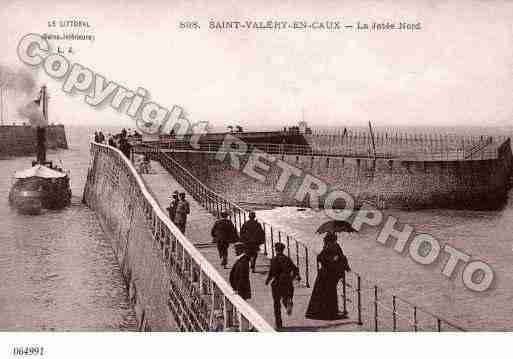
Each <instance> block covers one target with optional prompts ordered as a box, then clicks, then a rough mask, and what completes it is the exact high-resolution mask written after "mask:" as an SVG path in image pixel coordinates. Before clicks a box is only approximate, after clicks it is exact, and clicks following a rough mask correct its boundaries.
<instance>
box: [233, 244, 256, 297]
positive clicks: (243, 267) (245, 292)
mask: <svg viewBox="0 0 513 359" xmlns="http://www.w3.org/2000/svg"><path fill="white" fill-rule="evenodd" d="M230 284H231V286H232V288H233V290H234V291H236V292H237V293H238V294H239V295H240V296H241V297H242V299H246V300H247V299H250V298H251V284H250V282H249V256H248V255H247V254H244V255H243V256H241V257H240V258H239V259H237V261H236V262H235V263H234V264H233V267H232V270H231V271H230Z"/></svg>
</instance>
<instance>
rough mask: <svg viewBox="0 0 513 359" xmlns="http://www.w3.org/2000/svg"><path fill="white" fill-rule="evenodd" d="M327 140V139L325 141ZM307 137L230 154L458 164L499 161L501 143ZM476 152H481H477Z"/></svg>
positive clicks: (217, 145)
mask: <svg viewBox="0 0 513 359" xmlns="http://www.w3.org/2000/svg"><path fill="white" fill-rule="evenodd" d="M325 137H326V138H325ZM325 137H323V136H316V137H311V136H306V138H307V140H308V142H309V144H308V145H306V144H305V145H300V144H287V143H282V144H279V143H264V142H262V143H253V142H244V146H241V147H235V146H234V147H233V148H231V151H233V152H235V151H240V152H248V151H253V150H254V149H258V150H261V151H263V152H265V153H268V154H273V155H296V156H330V157H355V158H385V159H394V158H400V159H403V160H419V161H456V160H476V159H494V158H497V148H496V147H497V146H495V144H499V143H500V142H499V141H497V140H495V139H493V138H492V137H482V136H481V137H472V138H462V139H461V142H454V141H455V140H451V139H445V140H444V139H443V138H429V137H426V138H423V137H419V139H415V138H411V139H408V138H406V139H403V138H402V137H399V138H394V137H383V136H378V137H376V138H375V139H374V143H375V146H376V151H375V153H374V149H373V147H372V144H371V138H370V137H368V136H363V135H362V136H361V137H347V138H344V137H342V138H335V137H333V136H325ZM144 144H145V145H148V146H153V147H159V148H160V149H162V150H166V149H167V150H184V151H192V150H196V151H205V152H217V151H219V150H223V146H224V145H225V144H224V143H223V142H222V141H202V142H198V143H197V144H195V145H194V146H192V144H191V142H190V141H186V140H179V139H161V140H153V141H145V142H144ZM476 149H478V150H477V151H476Z"/></svg>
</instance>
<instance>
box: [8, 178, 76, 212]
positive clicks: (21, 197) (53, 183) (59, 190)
mask: <svg viewBox="0 0 513 359" xmlns="http://www.w3.org/2000/svg"><path fill="white" fill-rule="evenodd" d="M68 183H69V180H68V178H67V176H66V177H63V178H58V179H46V178H32V179H30V180H25V179H19V180H17V181H16V182H15V183H14V185H13V187H12V188H11V191H10V192H9V203H10V205H11V207H13V208H15V209H16V210H17V211H18V212H19V213H22V214H33V215H34V214H40V213H41V212H42V211H43V210H44V209H62V208H64V207H66V206H69V204H70V203H71V189H70V188H69V184H68Z"/></svg>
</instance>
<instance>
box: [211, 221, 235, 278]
mask: <svg viewBox="0 0 513 359" xmlns="http://www.w3.org/2000/svg"><path fill="white" fill-rule="evenodd" d="M211 235H212V238H213V242H214V243H215V244H216V245H217V251H218V252H219V258H220V259H221V265H222V266H223V267H224V268H226V264H227V263H228V247H229V246H230V243H235V242H237V241H238V240H239V236H238V235H237V230H236V229H235V226H234V225H233V223H232V221H230V219H229V218H228V212H222V213H221V219H219V220H217V221H216V223H214V226H213V227H212V231H211Z"/></svg>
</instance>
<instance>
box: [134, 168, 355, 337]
mask: <svg viewBox="0 0 513 359" xmlns="http://www.w3.org/2000/svg"><path fill="white" fill-rule="evenodd" d="M151 166H152V173H151V174H145V175H143V178H144V180H145V181H146V183H147V185H148V188H149V189H150V191H151V192H152V194H153V196H154V197H155V199H156V200H157V202H158V203H159V204H160V206H161V208H162V209H164V210H165V208H166V207H167V206H168V204H169V201H170V199H169V197H170V195H171V193H172V192H173V191H174V190H178V191H184V189H183V187H182V186H181V185H180V184H179V183H178V182H177V181H176V180H175V179H174V178H173V177H172V176H171V175H170V174H169V173H168V172H167V171H166V170H165V169H164V168H163V167H162V166H161V164H160V163H158V162H155V161H152V164H151ZM187 200H188V201H189V203H190V207H191V214H190V215H189V217H188V219H187V228H186V233H185V235H186V236H187V238H189V239H190V240H191V241H192V242H193V244H194V245H195V246H196V247H197V248H198V249H199V251H200V252H201V253H202V254H203V255H204V256H205V258H206V259H207V260H208V261H210V263H212V264H213V265H214V266H215V268H216V269H217V271H218V272H219V273H220V274H221V275H222V276H223V277H224V278H225V279H226V280H227V281H228V277H229V273H230V269H231V265H232V264H233V262H234V259H235V254H234V252H233V248H230V252H229V257H228V268H227V269H224V268H223V267H222V266H221V265H220V260H219V257H218V254H217V249H216V247H215V245H214V244H213V243H212V237H211V236H210V230H211V228H212V226H213V224H214V222H215V220H216V219H215V218H214V216H213V215H211V214H210V213H209V212H208V211H207V210H206V209H204V208H203V207H202V206H201V205H200V204H199V203H198V202H196V201H195V200H194V199H193V198H192V197H191V196H188V197H187ZM166 213H167V212H166ZM269 264H270V260H269V258H267V257H265V256H264V254H263V253H260V254H259V256H258V262H257V268H256V269H257V273H251V274H250V280H251V289H252V298H251V299H250V300H249V301H248V303H249V304H250V305H251V306H252V307H253V308H254V309H255V310H256V311H257V312H258V313H260V315H262V316H263V317H264V318H265V319H266V320H267V322H268V323H269V324H271V325H274V312H273V300H272V297H271V288H270V286H266V285H265V279H266V278H267V272H268V270H269ZM311 291H312V288H307V287H305V286H304V285H298V284H297V282H296V289H295V295H294V310H293V313H292V315H291V316H287V315H286V313H285V310H282V318H283V325H284V327H285V329H284V330H285V331H361V330H365V328H364V327H362V326H359V325H358V324H357V323H356V318H349V319H346V320H339V321H332V322H326V321H317V320H310V319H306V318H305V317H304V313H305V311H306V307H307V305H308V301H309V299H310V295H311Z"/></svg>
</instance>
